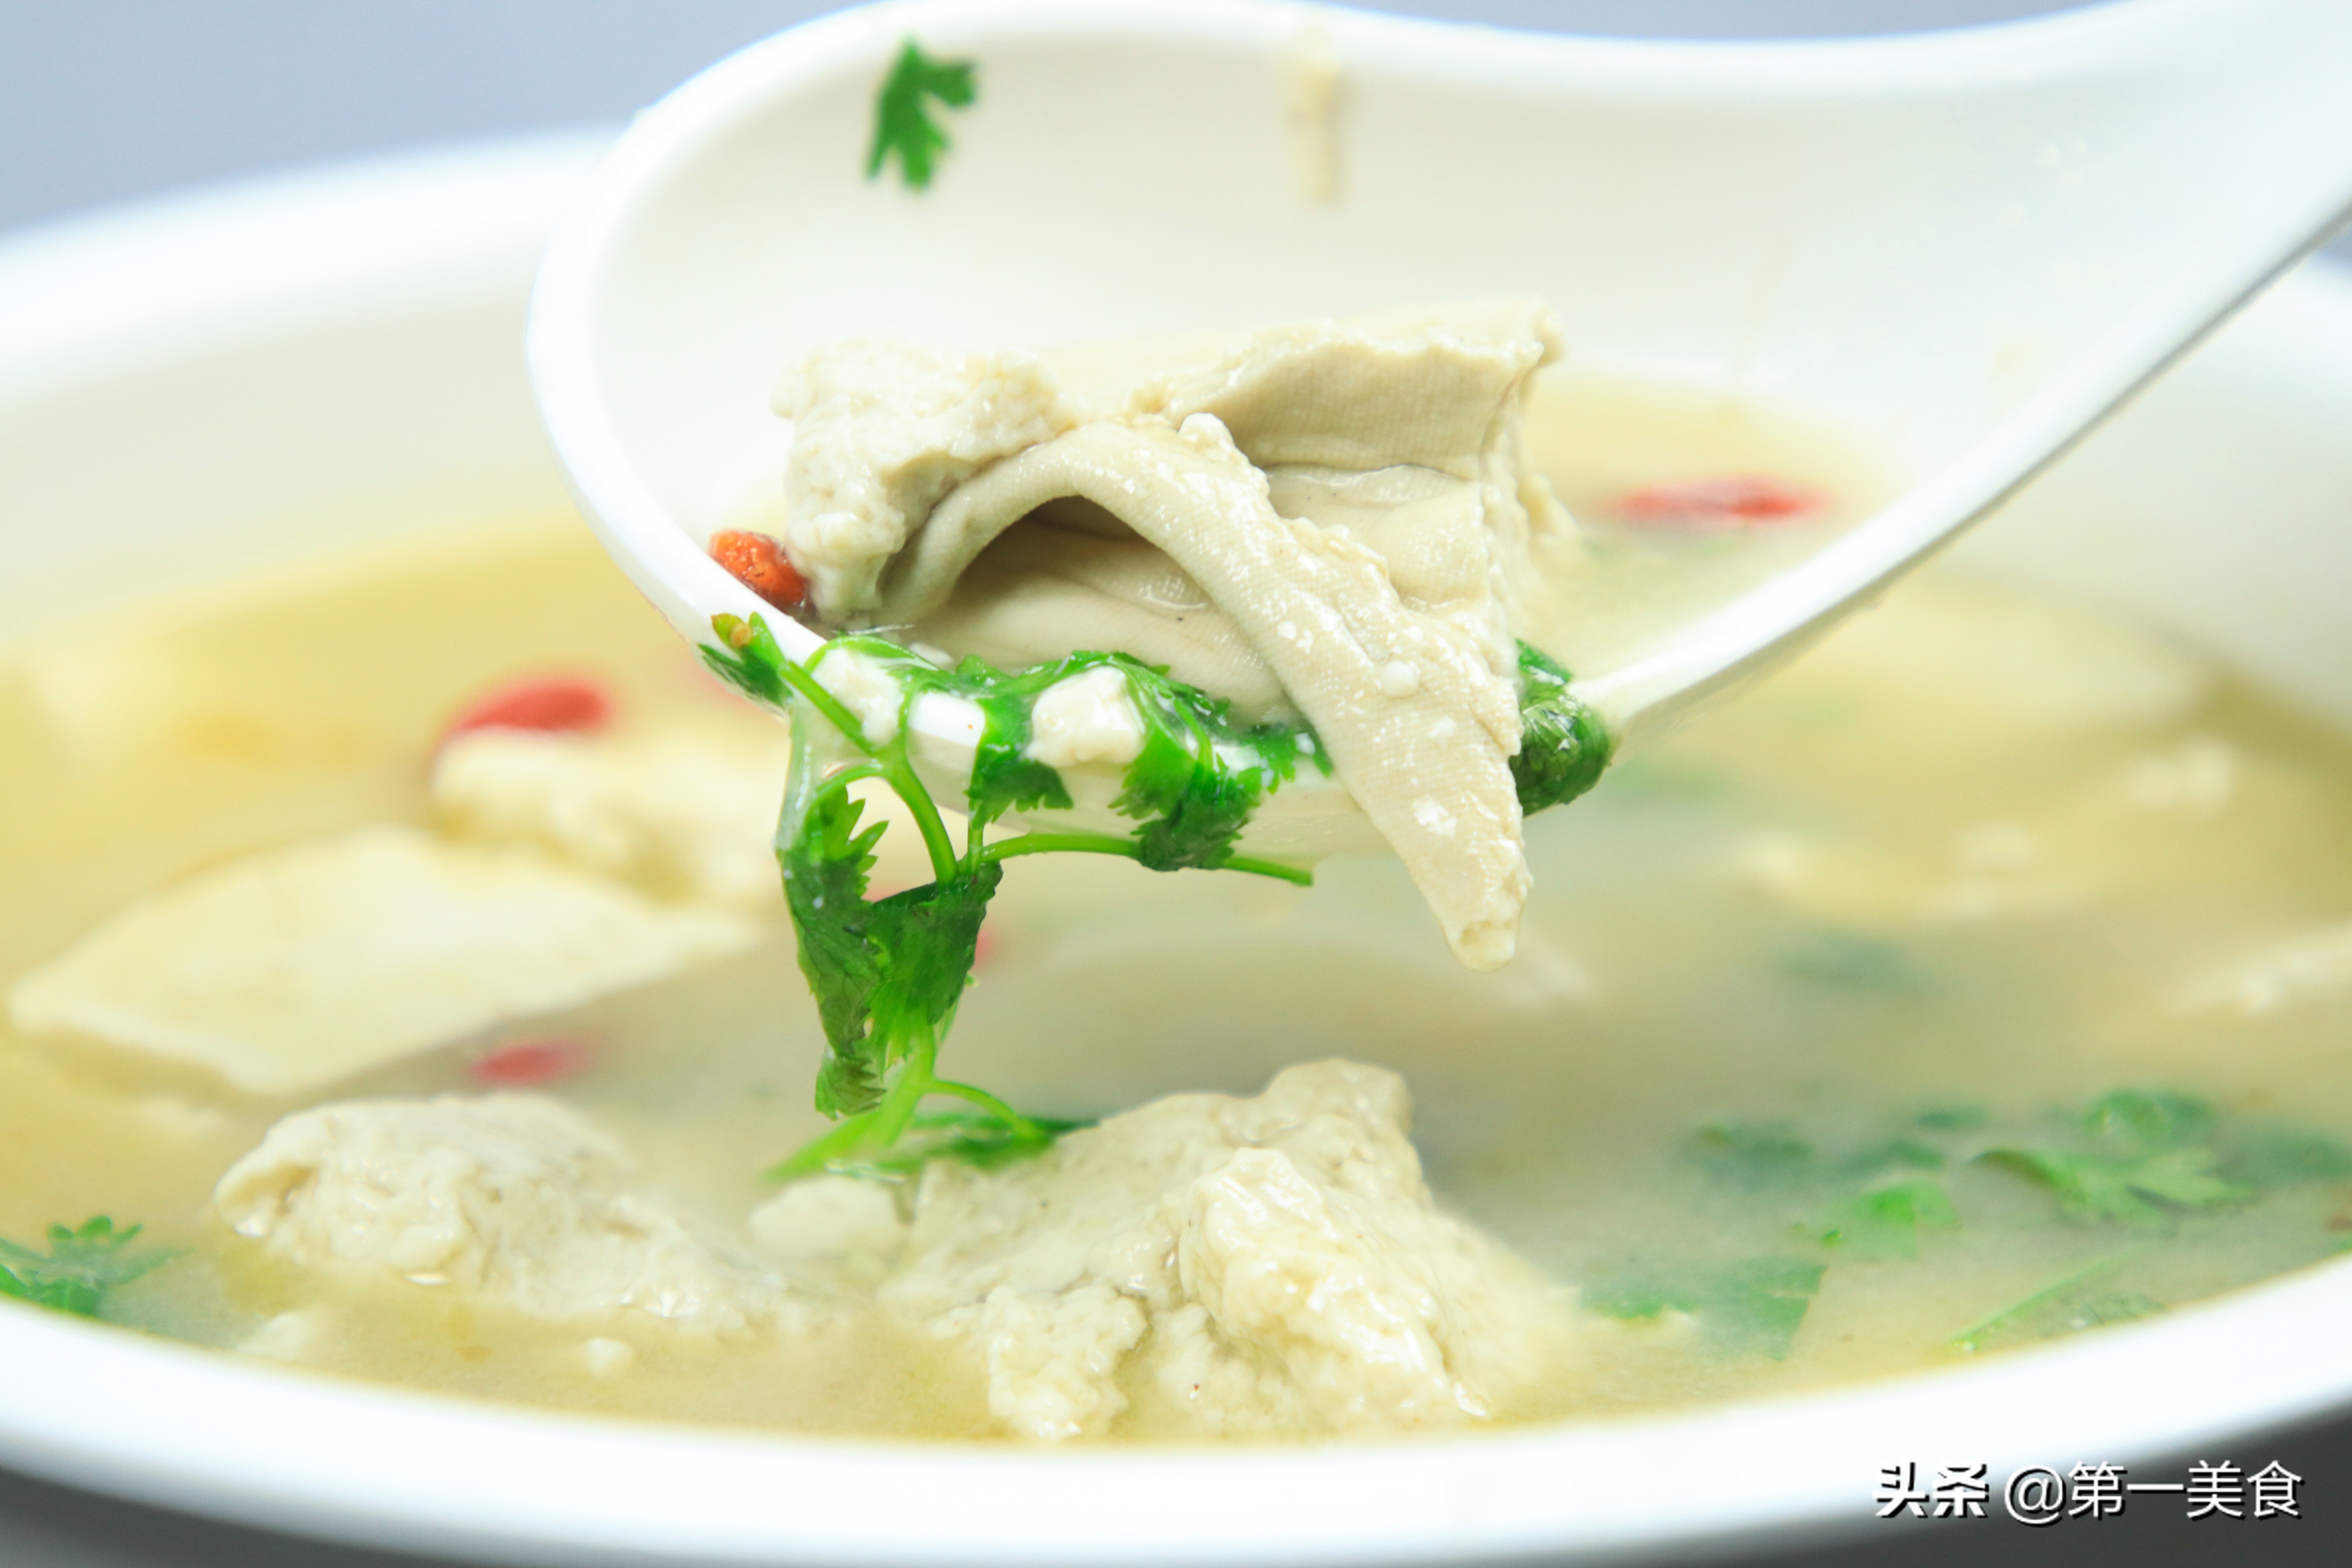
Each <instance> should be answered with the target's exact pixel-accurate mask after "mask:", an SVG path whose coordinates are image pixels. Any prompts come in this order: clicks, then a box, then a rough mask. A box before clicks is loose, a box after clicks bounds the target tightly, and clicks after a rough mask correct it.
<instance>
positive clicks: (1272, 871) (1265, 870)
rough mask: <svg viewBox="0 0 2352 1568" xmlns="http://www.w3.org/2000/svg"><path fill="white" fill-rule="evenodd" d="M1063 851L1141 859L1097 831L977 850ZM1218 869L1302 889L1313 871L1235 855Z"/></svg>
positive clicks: (993, 855) (1132, 846) (1138, 849)
mask: <svg viewBox="0 0 2352 1568" xmlns="http://www.w3.org/2000/svg"><path fill="white" fill-rule="evenodd" d="M1064 850H1070V851H1075V852H1076V853H1080V854H1086V855H1118V856H1122V857H1124V858H1127V859H1129V860H1140V859H1141V858H1143V849H1142V846H1140V845H1139V844H1137V843H1136V842H1134V840H1132V839H1128V838H1113V837H1110V836H1109V835H1108V834H1100V833H1024V834H1023V835H1021V836H1020V837H1018V838H1000V839H998V840H997V841H996V842H995V843H993V844H991V845H989V846H988V847H985V848H983V849H982V850H981V852H980V856H981V858H982V859H983V860H1006V859H1010V858H1013V856H1015V855H1051V854H1057V853H1060V852H1061V851H1064ZM1216 869H1217V870H1220V871H1247V872H1249V873H1250V874H1251V875H1253V876H1258V877H1274V878H1277V879H1280V880H1282V881H1285V882H1290V883H1293V884H1295V885H1297V886H1298V887H1301V888H1311V887H1313V886H1314V885H1315V873H1314V872H1312V871H1307V870H1302V869H1301V868H1298V867H1297V866H1285V865H1283V864H1281V863H1280V862H1279V861H1275V860H1255V859H1251V858H1248V857H1246V856H1241V855H1236V856H1234V858H1232V859H1230V860H1227V861H1225V862H1223V864H1221V865H1219V866H1218V867H1216Z"/></svg>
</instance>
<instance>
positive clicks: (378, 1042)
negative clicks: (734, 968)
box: [8, 826, 764, 1095]
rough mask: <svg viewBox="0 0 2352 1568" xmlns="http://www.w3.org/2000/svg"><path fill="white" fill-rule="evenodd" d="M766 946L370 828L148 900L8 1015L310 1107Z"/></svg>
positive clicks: (737, 923) (510, 859) (740, 930)
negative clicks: (300, 1099) (485, 1034)
mask: <svg viewBox="0 0 2352 1568" xmlns="http://www.w3.org/2000/svg"><path fill="white" fill-rule="evenodd" d="M763 934H764V931H763V927H762V925H761V922H760V921H757V920H756V919H754V918H752V917H751V916H750V915H747V914H744V913H741V912H739V911H737V910H728V909H722V908H714V907H710V906H707V905H681V904H666V903H662V902H658V901H656V900H652V899H649V898H647V897H646V896H645V895H644V894H642V893H640V892H638V891H636V890H635V889H632V888H629V887H627V886H625V885H623V884H620V883H617V882H614V881H613V880H611V879H607V878H604V877H598V876H593V875H591V874H588V873H586V872H583V871H579V870H575V869H572V868H570V867H567V866H563V865H561V864H558V863H556V862H554V861H552V860H550V859H549V858H547V857H545V856H544V855H542V854H540V853H538V852H537V851H535V850H531V849H529V848H521V847H492V846H480V845H464V844H453V843H449V842H446V841H445V840H443V839H441V838H439V837H436V836H435V835H433V834H431V833H428V832H425V830H423V829H421V828H415V827H406V826H372V827H362V828H357V829H354V830H352V831H351V832H348V833H344V834H341V835H339V836H336V837H329V838H321V839H315V840H312V841H310V842H307V843H302V844H297V845H293V846H290V847H287V848H284V849H278V850H274V851H271V852H269V853H267V854H261V855H256V856H252V857H249V858H246V859H243V860H238V861H235V862H233V863H231V864H229V865H226V866H223V867H220V868H217V869H215V870H212V871H207V872H205V873H203V874H201V875H199V876H196V877H194V878H191V879H188V880H186V881H184V882H181V883H179V884H177V885H176V886H173V887H171V888H167V889H163V891H161V892H158V893H154V894H152V895H150V896H149V897H147V898H145V899H142V900H139V901H138V902H137V903H134V904H132V905H131V907H129V908H128V909H125V910H121V911H120V912H119V913H117V914H116V915H115V916H114V917H113V918H112V919H111V920H110V921H107V922H106V923H105V924H104V925H101V926H100V927H99V928H98V929H97V930H96V931H92V932H90V933H89V935H87V936H85V937H83V938H82V939H81V941H79V942H77V943H75V944H74V945H73V946H72V947H71V948H69V949H68V950H67V952H65V953H63V954H62V955H61V956H59V957H58V958H57V959H54V960H52V961H51V962H50V963H47V964H46V965H44V966H43V967H42V968H40V969H37V970H36V971H34V972H33V973H30V974H28V975H26V977H25V978H24V979H22V980H21V981H19V982H17V984H16V987H15V988H14V989H13V990H12V991H11V992H10V994H9V997H8V1010H9V1016H10V1018H11V1020H12V1021H13V1022H14V1023H15V1025H16V1027H17V1028H19V1029H23V1030H27V1031H40V1030H52V1029H58V1030H79V1031H80V1032H83V1033H86V1034H90V1035H96V1036H98V1037H100V1038H102V1039H106V1040H110V1041H112V1042H114V1043H115V1044H117V1045H121V1046H128V1047H132V1048H134V1049H139V1050H145V1051H152V1052H153V1053H154V1054H156V1055H157V1056H162V1057H167V1058H172V1059H173V1060H175V1061H181V1062H187V1063H190V1064H193V1065H194V1066H197V1067H201V1068H210V1069H211V1070H213V1071H214V1072H216V1073H218V1074H219V1075H220V1076H221V1077H222V1078H224V1079H226V1080H227V1081H228V1082H229V1083H230V1084H232V1085H234V1086H235V1087H236V1088H237V1089H243V1090H245V1091H247V1092H248V1093H253V1094H264V1095H296V1094H303V1093H309V1092H313V1091H315V1090H318V1089H322V1088H324V1087H326V1086H327V1085H330V1084H332V1083H335V1082H337V1081H339V1080H341V1079H347V1078H349V1077H351V1076H352V1075H353V1074H355V1073H360V1072H364V1071H367V1070H369V1069H370V1068H378V1067H382V1066H383V1065H384V1064H386V1063H388V1062H392V1061H396V1060H398V1059H400V1058H403V1057H408V1056H413V1055H415V1054H417V1053H419V1052H422V1051H427V1050H431V1049H433V1048H435V1047H439V1046H444V1045H447V1044H449V1043H451V1042H453V1041H456V1040H459V1039H463V1038H465V1037H467V1036H469V1035H474V1034H478V1033H479V1032H480V1031H482V1030H484V1029H487V1028H489V1027H491V1026H494V1025H496V1024H499V1023H501V1022H504V1021H506V1020H508V1019H510V1018H518V1017H523V1016H530V1015H531V1014H536V1013H547V1012H553V1011H556V1010H558V1009H562V1008H566V1007H573V1006H577V1005H581V1004H582V1003H584V1002H589V1001H593V999H595V998H596V997H599V996H603V995H607V994H611V993H613V992H615V991H623V990H626V989H629V988H630V987H632V986H636V985H643V984H649V983H651V982H653V981H656V980H661V979H665V978H667V976H669V975H672V974H675V973H678V972H680V971H681V970H684V969H687V968H688V967H690V966H692V965H695V964H698V963H708V962H709V961H711V960H714V959H719V958H723V957H726V956H728V955H730V954H732V953H737V952H744V951H746V950H748V949H750V948H751V947H753V946H754V945H756V944H757V943H758V942H760V941H761V939H762V936H763Z"/></svg>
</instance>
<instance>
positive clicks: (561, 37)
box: [0, 0, 2352, 1568]
mask: <svg viewBox="0 0 2352 1568" xmlns="http://www.w3.org/2000/svg"><path fill="white" fill-rule="evenodd" d="M1355 3H1356V4H1359V5H1364V6H1366V7H1367V8H1370V9H1377V10H1388V11H1400V12H1408V13H1418V14H1422V15H1427V16H1448V17H1455V18H1461V19H1465V20H1475V21H1483V22H1493V23H1498V24H1502V25H1505V26H1520V27H1536V28H1547V29H1553V30H1558V31H1563V32H1583V33H1605V34H1612V35H1618V36H1636V37H1805V36H1814V35H1825V34H1841V33H1886V32H1906V31H1913V30H1917V29H1922V28H1930V27H1944V26H1966V25H1969V24H1972V23H1981V22H1990V21H1999V20H2003V19H2006V18H2010V17H2015V16H2030V15H2034V14H2037V13H2041V12H2045V11H2052V10H2058V9H2063V8H2066V7H2064V6H2062V5H2057V4H2053V3H2052V0H1355ZM2346 3H2347V4H2352V0H2346ZM830 9H833V7H832V6H831V5H823V4H809V3H807V0H0V231H5V229H7V228H9V227H12V226H16V225H21V224H26V223H37V222H39V221H41V220H43V219H47V218H51V217H57V216H64V215H68V214H72V213H76V212H79V211H80V210H81V209H84V208H88V207H90V206H93V205H103V204H107V203H112V202H121V201H127V200H135V199H137V198H139V197H141V196H144V195H152V194H155V193H159V192H163V191H167V190H173V189H177V188H180V187H183V186H186V185H189V184H196V183H200V182H207V181H216V180H225V179H234V178H236V177H238V176H240V175H247V174H258V173H262V172H265V171H270V170H276V169H280V168H283V167H286V166H288V165H290V164H297V163H313V162H318V161H321V160H328V159H335V158H345V157H354V156H363V155H365V154H368V153H379V152H384V151H388V150H392V149H394V148H407V147H415V146H418V145H423V144H428V143H433V142H453V141H465V140H471V139H474V138H478V137H484V136H496V135H500V134H504V133H509V132H528V131H540V130H546V129H549V128H551V127H559V126H564V125H576V124H584V123H607V124H610V123H616V122H617V121H620V120H621V119H623V118H624V117H625V116H626V115H627V114H628V113H629V112H630V111H631V110H634V109H635V108H637V107H638V106H640V105H641V104H644V103H646V102H648V101H650V100H653V99H654V98H656V97H658V96H659V95H660V94H661V93H662V92H663V91H664V90H665V89H667V88H669V87H670V86H671V85H673V84H674V83H676V82H677V81H678V80H681V79H684V78H685V77H687V76H688V75H691V74H692V73H693V72H694V71H695V70H697V69H698V68H700V67H702V66H703V65H705V64H708V63H709V61H711V60H713V59H715V58H718V57H719V56H720V55H722V54H724V53H726V52H728V51H729V50H730V49H733V48H735V47H739V46H740V45H742V44H745V43H748V42H750V41H751V40H752V39H754V38H757V37H762V36H764V35H765V34H768V33H771V32H773V31H775V30H777V29H778V28H781V27H784V26H790V25H792V24H793V22H796V21H798V20H801V19H802V18H803V17H806V16H813V15H815V14H817V13H818V12H821V11H825V10H830ZM2347 101H2352V97H2348V98H2347ZM2336 249H2337V251H2338V253H2339V254H2346V255H2352V246H2347V244H2346V243H2343V242H2339V244H2338V246H2337V247H2336ZM5 1397H7V1392H6V1369H5V1368H0V1398H5ZM2190 1458H2233V1459H2235V1460H2237V1461H2238V1462H2239V1463H2241V1464H2242V1465H2243V1466H2244V1467H2245V1468H2246V1469H2248V1470H2250V1471H2251V1470H2252V1469H2254V1468H2258V1467H2259V1466H2260V1465H2262V1464H2263V1463H2264V1462H2266V1461H2267V1460H2269V1459H2271V1458H2281V1459H2283V1460H2284V1462H2285V1463H2286V1465H2287V1466H2288V1468H2291V1469H2293V1470H2294V1471H2296V1472H2297V1473H2298V1474H2300V1475H2302V1476H2304V1477H2305V1478H2307V1481H2306V1485H2305V1489H2304V1490H2305V1513H2306V1516H2307V1517H2306V1518H2305V1519H2304V1520H2302V1521H2264V1522H2263V1523H2260V1524H2256V1523H2254V1522H2253V1521H2230V1520H2218V1521H2215V1520H2208V1521H2200V1522H2199V1523H2197V1524H2194V1525H2184V1524H2183V1523H2181V1522H2180V1521H2179V1520H2177V1519H2176V1518H2172V1517H2170V1510H2168V1509H2163V1510H2159V1509H2158V1508H2154V1507H2143V1508H2139V1509H2137V1510H2134V1511H2133V1512H2131V1513H2129V1514H2127V1515H2126V1517H2125V1518H2124V1519H2122V1520H2109V1521H2098V1522H2096V1523H2091V1522H2088V1521H2069V1522H2068V1523H2067V1524H2065V1525H2063V1526H2061V1527H2059V1528H2055V1529H2051V1530H2044V1531H2029V1530H2025V1529H2022V1528H2021V1527H2019V1526H2016V1525H2013V1524H2011V1523H2010V1522H2008V1521H2004V1520H1998V1519H1994V1520H1986V1521H1973V1522H1970V1523H1968V1524H1964V1525H1959V1526H1953V1527H1943V1528H1934V1527H1927V1526H1923V1525H1917V1524H1911V1523H1908V1522H1907V1521H1904V1522H1890V1523H1886V1524H1876V1525H1873V1526H1872V1527H1871V1528H1869V1529H1866V1530H1862V1531H1858V1532H1857V1533H1856V1534H1855V1535H1854V1536H1853V1538H1851V1539H1850V1540H1847V1541H1845V1542H1843V1543H1841V1544H1837V1545H1832V1546H1823V1547H1820V1548H1815V1549H1811V1550H1798V1549H1790V1548H1787V1547H1783V1548H1782V1549H1781V1550H1780V1551H1778V1552H1772V1553H1770V1554H1769V1556H1767V1557H1765V1558H1762V1559H1758V1560H1756V1561H1757V1563H1758V1564H1759V1568H1763V1565H1764V1564H1766V1563H1769V1564H1770V1565H1771V1568H1780V1565H1781V1564H1784V1563H1786V1564H1794V1563H1800V1562H1801V1563H1807V1564H1811V1565H1818V1568H1930V1565H1936V1568H1957V1565H1958V1564H1973V1563H2003V1564H2009V1563H2016V1564H2020V1565H2022V1568H2032V1565H2034V1564H2042V1563H2053V1564H2054V1563H2065V1564H2068V1565H2069V1568H2104V1565H2105V1564H2110V1563H2112V1564H2116V1565H2117V1568H2123V1565H2126V1564H2128V1565H2130V1568H2172V1565H2175V1564H2204V1563H2213V1564H2217V1565H2218V1564H2223V1563H2227V1564H2231V1565H2258V1568H2259V1565H2271V1564H2279V1565H2286V1564H2302V1563H2312V1564H2319V1563H2327V1564H2330V1565H2340V1564H2342V1563H2347V1562H2352V1421H2344V1422H2338V1423H2335V1424H2333V1425H2330V1426H2324V1427H2320V1428H2315V1429H2313V1430H2310V1431H2305V1432H2302V1433H2296V1434H2288V1435H2284V1436H2280V1437H2278V1438H2276V1439H2274V1440H2266V1441H2263V1442H2258V1443H2251V1444H2247V1445H2242V1446H2240V1447H2238V1448H2236V1449H2234V1450H2232V1451H2231V1453H2228V1454H2213V1455H2204V1454H2199V1455H2185V1456H2182V1457H2181V1459H2182V1461H2183V1462H2185V1461H2186V1460H2188V1459H2190ZM2172 1468H2175V1469H2177V1468H2179V1467H2178V1466H2175V1467H2172ZM1695 1484H1701V1485H1703V1484H1704V1482H1703V1480H1702V1479H1696V1478H1695ZM2150 1501H2151V1502H2152V1501H2154V1500H2150ZM1865 1506H1866V1504H1865V1502H1864V1500H1857V1510H1858V1511H1862V1510H1864V1507H1865ZM165 1564H171V1565H174V1568H230V1565H232V1564H233V1565H235V1568H423V1560H421V1559H411V1558H405V1557H395V1556H387V1555H384V1554H382V1553H378V1552H358V1551H351V1550H346V1549H341V1548H335V1547H329V1546H325V1545H320V1544H318V1543H316V1542H305V1541H298V1540H293V1539H289V1538H285V1537H279V1536H273V1535H266V1534H261V1533H258V1532H254V1531H243V1530H236V1529H232V1528H229V1527H226V1526H221V1525H215V1524H210V1523H206V1522H203V1521H194V1520H189V1519H185V1518H183V1517H180V1516H178V1515H174V1514H171V1513H166V1512H163V1511H160V1510H150V1509H143V1508H138V1507H133V1506H131V1505H128V1504H123V1503H119V1502H114V1501H111V1500H105V1499H100V1498H94V1497H89V1496H86V1495H84V1494H81V1493H79V1492H74V1491H70V1490H68V1489H61V1488H57V1487H51V1486H47V1485H45V1484H42V1483H40V1482H37V1481H32V1480H28V1479H23V1478H21V1477H16V1476H14V1475H10V1474H8V1473H6V1472H5V1471H0V1568H163V1565H165Z"/></svg>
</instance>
